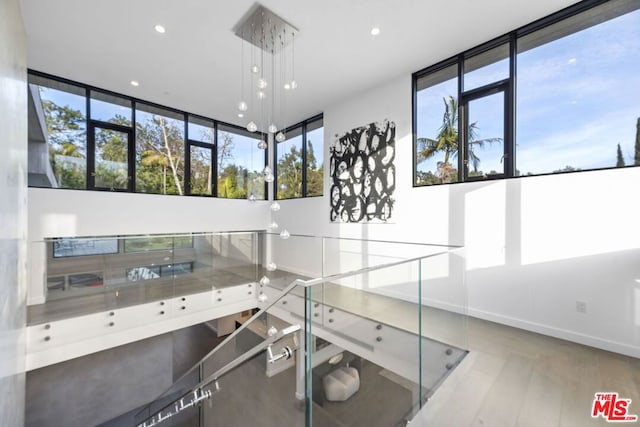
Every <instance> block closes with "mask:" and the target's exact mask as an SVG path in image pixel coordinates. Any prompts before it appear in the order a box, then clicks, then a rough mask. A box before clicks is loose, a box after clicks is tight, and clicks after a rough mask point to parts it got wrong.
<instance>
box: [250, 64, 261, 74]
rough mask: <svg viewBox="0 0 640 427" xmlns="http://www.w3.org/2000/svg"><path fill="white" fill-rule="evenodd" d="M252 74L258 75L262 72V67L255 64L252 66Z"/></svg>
mask: <svg viewBox="0 0 640 427" xmlns="http://www.w3.org/2000/svg"><path fill="white" fill-rule="evenodd" d="M251 72H252V73H253V74H258V73H259V72H260V67H258V65H257V64H253V65H252V66H251Z"/></svg>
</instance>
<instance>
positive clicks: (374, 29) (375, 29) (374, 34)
mask: <svg viewBox="0 0 640 427" xmlns="http://www.w3.org/2000/svg"><path fill="white" fill-rule="evenodd" d="M378 34H380V28H379V27H373V28H372V29H371V35H372V36H377V35H378Z"/></svg>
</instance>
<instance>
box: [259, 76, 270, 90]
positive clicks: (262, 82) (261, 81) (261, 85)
mask: <svg viewBox="0 0 640 427" xmlns="http://www.w3.org/2000/svg"><path fill="white" fill-rule="evenodd" d="M267 86H268V85H267V81H266V80H265V79H264V77H260V78H259V79H258V88H259V89H264V88H266V87H267Z"/></svg>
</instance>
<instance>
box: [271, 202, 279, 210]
mask: <svg viewBox="0 0 640 427" xmlns="http://www.w3.org/2000/svg"><path fill="white" fill-rule="evenodd" d="M270 209H271V210H272V211H273V212H278V211H279V210H280V203H278V202H275V201H274V202H273V203H271V206H270Z"/></svg>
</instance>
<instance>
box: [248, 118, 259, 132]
mask: <svg viewBox="0 0 640 427" xmlns="http://www.w3.org/2000/svg"><path fill="white" fill-rule="evenodd" d="M247 130H248V131H249V132H255V131H257V130H258V125H256V124H255V123H254V121H253V120H252V121H250V122H249V124H248V125H247Z"/></svg>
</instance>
